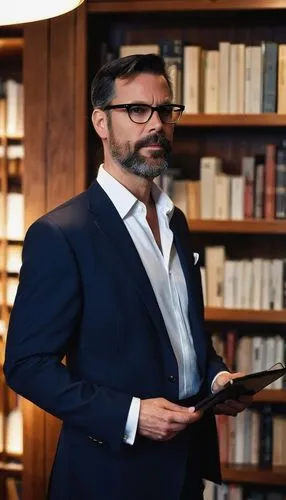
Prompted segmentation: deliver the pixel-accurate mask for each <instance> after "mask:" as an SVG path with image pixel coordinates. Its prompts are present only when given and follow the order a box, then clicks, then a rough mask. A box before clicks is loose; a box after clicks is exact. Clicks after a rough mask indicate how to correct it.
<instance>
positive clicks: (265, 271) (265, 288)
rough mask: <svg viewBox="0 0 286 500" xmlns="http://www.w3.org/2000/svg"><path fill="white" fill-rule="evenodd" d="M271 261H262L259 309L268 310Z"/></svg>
mask: <svg viewBox="0 0 286 500" xmlns="http://www.w3.org/2000/svg"><path fill="white" fill-rule="evenodd" d="M271 265H272V264H271V260H270V259H263V261H262V285H261V295H262V296H261V309H263V310H268V309H270V286H271Z"/></svg>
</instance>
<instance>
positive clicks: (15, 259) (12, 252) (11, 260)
mask: <svg viewBox="0 0 286 500" xmlns="http://www.w3.org/2000/svg"><path fill="white" fill-rule="evenodd" d="M21 264H22V247H21V245H8V247H7V261H6V271H7V272H8V273H19V272H20V268H21Z"/></svg>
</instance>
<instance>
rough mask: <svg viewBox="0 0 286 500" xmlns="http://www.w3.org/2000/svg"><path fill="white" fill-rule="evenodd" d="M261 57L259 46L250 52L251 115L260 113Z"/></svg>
mask: <svg viewBox="0 0 286 500" xmlns="http://www.w3.org/2000/svg"><path fill="white" fill-rule="evenodd" d="M262 84H263V57H262V48H261V46H260V45H257V46H253V47H252V50H251V82H250V87H251V113H261V111H262V90H263V88H262Z"/></svg>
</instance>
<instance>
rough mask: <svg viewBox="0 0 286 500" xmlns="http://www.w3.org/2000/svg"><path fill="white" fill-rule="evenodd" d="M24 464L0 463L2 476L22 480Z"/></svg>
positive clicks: (0, 474)
mask: <svg viewBox="0 0 286 500" xmlns="http://www.w3.org/2000/svg"><path fill="white" fill-rule="evenodd" d="M22 473H23V464H21V463H14V462H10V463H5V462H0V476H5V477H14V478H17V479H21V478H22Z"/></svg>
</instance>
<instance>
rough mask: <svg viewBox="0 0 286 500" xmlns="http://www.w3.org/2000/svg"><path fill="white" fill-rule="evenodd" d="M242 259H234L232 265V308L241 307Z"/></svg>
mask: <svg viewBox="0 0 286 500" xmlns="http://www.w3.org/2000/svg"><path fill="white" fill-rule="evenodd" d="M244 264H245V261H244V260H236V261H235V266H234V308H235V309H242V307H243V281H244Z"/></svg>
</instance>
